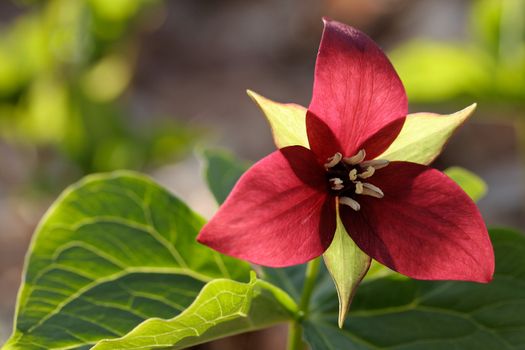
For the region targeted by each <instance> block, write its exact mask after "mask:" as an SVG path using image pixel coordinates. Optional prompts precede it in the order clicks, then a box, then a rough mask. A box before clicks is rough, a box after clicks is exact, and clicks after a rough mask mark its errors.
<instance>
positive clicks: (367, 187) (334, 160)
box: [324, 149, 388, 211]
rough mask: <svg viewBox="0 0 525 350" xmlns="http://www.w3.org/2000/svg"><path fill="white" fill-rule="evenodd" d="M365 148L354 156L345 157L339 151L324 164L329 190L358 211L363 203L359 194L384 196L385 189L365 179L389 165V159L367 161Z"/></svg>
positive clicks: (376, 196) (340, 201) (344, 203)
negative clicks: (360, 202)
mask: <svg viewBox="0 0 525 350" xmlns="http://www.w3.org/2000/svg"><path fill="white" fill-rule="evenodd" d="M365 157H366V152H365V150H364V149H362V150H360V151H359V152H357V154H356V155H354V156H352V157H347V158H343V155H342V154H341V153H339V152H337V153H336V154H334V155H333V156H332V157H330V158H328V160H327V162H326V164H325V165H324V167H325V169H326V179H327V181H328V188H329V191H330V192H331V193H332V194H333V195H335V196H337V197H338V200H339V203H340V204H343V205H347V206H349V207H350V208H352V209H354V210H355V211H358V210H359V209H361V205H359V202H358V201H357V199H358V197H357V196H358V195H362V196H372V197H375V198H383V196H384V194H383V191H381V189H380V188H379V187H377V186H374V185H372V184H371V183H368V182H365V181H364V180H366V179H368V178H370V177H372V176H373V175H374V173H375V171H376V170H378V169H381V168H384V167H386V166H387V165H388V160H383V159H374V160H367V161H365Z"/></svg>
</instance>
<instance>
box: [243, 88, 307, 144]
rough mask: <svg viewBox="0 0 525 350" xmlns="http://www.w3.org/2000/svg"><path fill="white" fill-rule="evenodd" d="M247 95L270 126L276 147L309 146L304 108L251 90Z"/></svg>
mask: <svg viewBox="0 0 525 350" xmlns="http://www.w3.org/2000/svg"><path fill="white" fill-rule="evenodd" d="M246 92H247V93H248V96H250V97H251V98H252V100H253V101H254V102H255V103H257V105H258V106H259V108H260V109H261V111H262V112H263V114H264V116H265V117H266V119H267V120H268V122H269V123H270V127H271V128H272V134H273V139H274V141H275V145H276V146H277V147H278V148H283V147H286V146H295V145H299V146H303V147H306V148H309V143H308V136H307V135H306V108H304V107H303V106H300V105H297V104H294V103H278V102H274V101H272V100H270V99H267V98H266V97H263V96H261V95H259V94H257V93H255V92H253V91H251V90H247V91H246Z"/></svg>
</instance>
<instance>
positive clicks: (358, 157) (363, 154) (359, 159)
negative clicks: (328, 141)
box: [343, 149, 366, 165]
mask: <svg viewBox="0 0 525 350" xmlns="http://www.w3.org/2000/svg"><path fill="white" fill-rule="evenodd" d="M365 157H366V152H365V150H364V149H362V150H360V151H359V152H357V154H356V155H355V156H352V157H347V158H344V159H343V161H344V162H345V163H346V164H350V165H356V164H359V163H361V162H362V161H363V160H365Z"/></svg>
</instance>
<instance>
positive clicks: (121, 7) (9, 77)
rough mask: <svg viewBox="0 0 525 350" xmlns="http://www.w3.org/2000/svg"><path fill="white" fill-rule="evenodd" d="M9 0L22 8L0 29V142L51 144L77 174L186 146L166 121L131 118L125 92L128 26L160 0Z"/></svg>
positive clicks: (131, 35) (137, 165) (185, 134)
mask: <svg viewBox="0 0 525 350" xmlns="http://www.w3.org/2000/svg"><path fill="white" fill-rule="evenodd" d="M16 4H17V6H19V7H20V8H21V9H22V14H21V15H20V16H18V17H16V18H14V19H13V20H12V21H10V22H9V23H7V24H4V26H3V27H2V28H0V138H1V139H2V140H3V142H7V143H9V144H11V145H15V146H20V145H21V146H23V147H31V148H36V149H42V148H44V149H51V150H52V151H53V152H56V153H57V154H58V155H59V157H61V158H62V160H64V161H66V163H67V164H68V165H69V166H71V168H72V169H73V171H72V172H73V173H76V176H79V175H82V174H85V173H90V172H95V171H108V170H114V169H119V168H133V169H142V168H144V167H147V166H151V165H158V164H159V163H162V162H165V161H166V160H167V159H170V158H172V157H174V156H175V155H177V154H181V153H182V152H185V151H187V150H188V149H189V147H190V145H191V143H192V142H193V141H192V140H194V139H195V138H196V136H197V135H198V132H197V131H195V130H193V129H190V128H188V127H186V126H184V125H181V123H177V122H176V121H174V120H173V119H166V118H164V119H159V118H151V116H140V115H139V116H136V113H137V112H136V111H135V112H134V113H132V111H131V106H130V103H129V102H130V101H129V98H128V99H126V97H127V96H126V94H125V92H126V90H127V89H128V87H129V85H130V82H131V80H132V77H133V72H134V68H135V67H134V66H135V63H136V58H137V51H138V48H137V34H139V33H140V31H141V30H143V28H142V27H144V26H145V25H143V24H144V22H145V20H144V17H146V16H147V14H148V13H149V14H151V13H153V11H156V10H157V11H158V10H162V3H161V2H160V1H157V0H111V1H107V0H86V1H76V0H50V1H27V0H26V1H18V2H16ZM141 26H142V27H141ZM132 116H133V118H134V119H131V118H132ZM41 165H42V164H41ZM41 168H42V166H41ZM39 170H40V171H41V170H42V169H35V172H36V173H38V172H39ZM41 175H42V174H39V176H41Z"/></svg>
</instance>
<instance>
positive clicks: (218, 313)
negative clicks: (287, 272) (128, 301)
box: [93, 278, 298, 350]
mask: <svg viewBox="0 0 525 350" xmlns="http://www.w3.org/2000/svg"><path fill="white" fill-rule="evenodd" d="M297 314H298V309H297V306H296V304H295V303H294V301H293V300H292V299H290V297H289V296H288V295H287V294H286V293H284V292H283V291H282V290H280V289H278V288H276V287H274V286H272V285H271V284H269V283H267V282H264V281H261V280H256V279H255V278H253V279H252V281H250V282H249V283H240V282H235V281H231V280H226V279H220V280H214V281H212V282H209V283H208V284H207V285H206V286H205V287H204V288H203V289H202V291H201V293H200V294H199V296H198V297H197V299H196V300H195V301H194V302H193V304H191V306H190V307H188V308H187V309H186V310H185V311H184V312H182V313H181V314H180V315H178V316H177V317H175V318H172V319H168V320H162V319H149V320H147V321H145V322H144V323H142V324H141V325H139V326H138V327H137V328H135V329H134V330H133V331H131V332H130V333H129V334H127V335H126V336H124V337H122V338H120V339H114V340H108V341H101V342H99V343H98V344H97V345H96V346H95V347H93V350H106V349H107V350H112V349H137V348H140V349H155V348H165V347H170V349H173V350H176V349H183V348H186V347H188V346H192V345H196V344H200V343H203V342H207V341H210V340H213V339H216V338H219V337H223V336H225V335H231V334H237V333H243V332H248V331H253V330H256V329H261V328H264V327H268V326H271V325H273V324H276V323H280V322H285V321H289V320H291V319H293V318H295V317H296V315H297Z"/></svg>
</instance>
